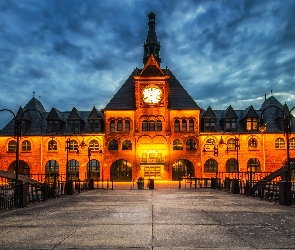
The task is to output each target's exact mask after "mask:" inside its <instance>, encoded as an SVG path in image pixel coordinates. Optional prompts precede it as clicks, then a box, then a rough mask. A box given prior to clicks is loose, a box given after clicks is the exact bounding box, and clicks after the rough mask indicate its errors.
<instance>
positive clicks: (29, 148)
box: [22, 140, 31, 151]
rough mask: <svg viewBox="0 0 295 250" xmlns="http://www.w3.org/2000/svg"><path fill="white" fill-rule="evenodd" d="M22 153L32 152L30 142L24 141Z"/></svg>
mask: <svg viewBox="0 0 295 250" xmlns="http://www.w3.org/2000/svg"><path fill="white" fill-rule="evenodd" d="M22 151H31V143H30V142H29V141H28V140H25V141H23V143H22Z"/></svg>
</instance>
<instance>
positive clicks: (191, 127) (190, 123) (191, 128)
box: [189, 119, 195, 131]
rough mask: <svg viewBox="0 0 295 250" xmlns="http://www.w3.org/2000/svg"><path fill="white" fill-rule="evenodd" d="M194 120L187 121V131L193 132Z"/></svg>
mask: <svg viewBox="0 0 295 250" xmlns="http://www.w3.org/2000/svg"><path fill="white" fill-rule="evenodd" d="M194 124H195V123H194V120H193V119H190V120H189V131H194V130H195V128H194V127H195V126H194Z"/></svg>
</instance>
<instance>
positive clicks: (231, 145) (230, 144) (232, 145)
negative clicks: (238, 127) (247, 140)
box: [226, 138, 236, 150]
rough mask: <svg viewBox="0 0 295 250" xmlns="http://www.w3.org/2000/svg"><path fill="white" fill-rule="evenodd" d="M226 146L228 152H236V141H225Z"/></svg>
mask: <svg viewBox="0 0 295 250" xmlns="http://www.w3.org/2000/svg"><path fill="white" fill-rule="evenodd" d="M226 144H227V149H228V150H236V139H234V138H230V139H228V140H227V143H226Z"/></svg>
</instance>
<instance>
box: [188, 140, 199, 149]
mask: <svg viewBox="0 0 295 250" xmlns="http://www.w3.org/2000/svg"><path fill="white" fill-rule="evenodd" d="M196 149H197V143H196V141H195V140H193V139H188V140H187V141H186V150H196Z"/></svg>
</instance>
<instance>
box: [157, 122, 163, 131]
mask: <svg viewBox="0 0 295 250" xmlns="http://www.w3.org/2000/svg"><path fill="white" fill-rule="evenodd" d="M157 131H162V121H161V120H157Z"/></svg>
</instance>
